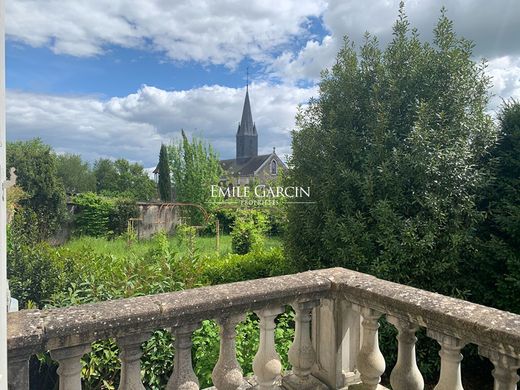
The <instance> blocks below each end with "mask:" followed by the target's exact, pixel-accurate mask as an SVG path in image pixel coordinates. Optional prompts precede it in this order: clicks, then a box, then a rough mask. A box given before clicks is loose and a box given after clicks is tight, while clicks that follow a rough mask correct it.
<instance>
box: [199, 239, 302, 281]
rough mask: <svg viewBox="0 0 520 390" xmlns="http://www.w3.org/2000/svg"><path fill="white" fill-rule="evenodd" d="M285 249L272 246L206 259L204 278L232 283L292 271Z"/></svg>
mask: <svg viewBox="0 0 520 390" xmlns="http://www.w3.org/2000/svg"><path fill="white" fill-rule="evenodd" d="M291 272H292V269H291V268H289V266H288V264H287V262H286V261H285V257H284V255H283V250H282V249H281V248H271V249H269V250H263V251H261V250H257V251H253V252H250V253H247V254H245V255H238V254H231V253H230V254H228V255H225V256H223V257H219V258H217V259H214V260H211V261H206V265H205V267H204V270H203V273H202V278H203V280H204V281H206V282H207V283H210V284H222V283H232V282H238V281H241V280H251V279H259V278H267V277H270V276H278V275H284V274H288V273H291Z"/></svg>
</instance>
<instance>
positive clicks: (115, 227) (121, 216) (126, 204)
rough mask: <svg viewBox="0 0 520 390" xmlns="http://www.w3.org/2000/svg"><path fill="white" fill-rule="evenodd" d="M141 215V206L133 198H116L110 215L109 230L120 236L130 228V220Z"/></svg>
mask: <svg viewBox="0 0 520 390" xmlns="http://www.w3.org/2000/svg"><path fill="white" fill-rule="evenodd" d="M137 217H139V207H138V206H137V203H136V202H135V200H133V199H129V198H115V200H114V204H113V207H112V208H111V209H110V214H109V215H108V230H109V231H110V232H111V233H112V234H113V235H114V236H120V235H122V234H124V233H126V232H127V230H128V220H129V219H130V218H137Z"/></svg>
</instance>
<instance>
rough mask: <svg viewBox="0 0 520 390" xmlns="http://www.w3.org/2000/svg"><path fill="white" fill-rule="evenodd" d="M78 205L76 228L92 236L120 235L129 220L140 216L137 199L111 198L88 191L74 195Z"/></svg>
mask: <svg viewBox="0 0 520 390" xmlns="http://www.w3.org/2000/svg"><path fill="white" fill-rule="evenodd" d="M74 203H75V204H76V205H77V206H78V213H77V215H76V219H75V230H76V233H77V234H79V235H87V236H92V237H113V236H119V235H121V234H123V233H125V232H127V229H128V220H129V219H130V218H136V217H138V216H139V208H138V207H137V203H136V202H135V200H133V199H130V198H109V197H106V196H101V195H97V194H94V193H92V192H86V193H83V194H79V195H77V196H75V197H74Z"/></svg>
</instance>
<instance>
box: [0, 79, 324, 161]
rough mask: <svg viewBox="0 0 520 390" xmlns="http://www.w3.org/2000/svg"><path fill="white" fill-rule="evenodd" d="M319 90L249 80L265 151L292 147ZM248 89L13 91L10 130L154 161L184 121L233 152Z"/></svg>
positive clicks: (96, 153) (61, 148) (83, 150)
mask: <svg viewBox="0 0 520 390" xmlns="http://www.w3.org/2000/svg"><path fill="white" fill-rule="evenodd" d="M315 93H316V90H315V89H304V88H296V87H290V86H285V85H271V84H268V83H259V84H255V83H254V84H252V85H251V86H250V97H251V104H252V110H253V118H254V120H255V122H256V125H257V128H258V131H259V149H260V150H259V152H260V153H269V152H270V151H271V150H272V147H273V146H276V147H277V151H278V153H279V154H281V155H284V154H289V153H290V130H291V129H292V128H293V127H294V115H295V113H296V107H297V105H298V104H299V103H305V102H307V101H308V99H309V98H310V97H311V96H312V95H313V94H315ZM244 94H245V91H244V89H243V88H242V89H235V88H228V87H222V86H218V85H215V86H204V87H201V88H196V89H192V90H185V91H165V90H161V89H158V88H154V87H150V86H143V87H142V88H141V89H139V90H138V91H137V92H136V93H134V94H131V95H128V96H126V97H122V98H116V97H114V98H112V99H110V100H108V101H101V100H98V99H96V98H92V97H81V96H80V97H73V96H72V97H71V96H69V97H66V96H51V95H38V94H32V93H26V92H19V91H8V96H7V134H8V138H9V139H17V140H18V139H28V138H33V137H37V136H39V137H41V138H42V139H43V140H44V142H47V143H49V144H51V145H52V146H53V147H54V148H55V149H56V150H57V151H58V152H72V153H80V154H82V155H83V156H84V158H86V159H88V160H90V161H93V160H95V159H97V158H99V157H111V158H118V157H124V158H128V159H130V160H133V161H139V162H141V163H143V164H144V165H145V166H147V167H150V166H153V165H154V164H155V163H156V160H157V155H158V150H159V146H160V143H161V142H168V141H169V140H170V139H171V138H172V137H176V136H179V131H180V129H185V130H186V131H187V132H188V133H189V134H196V135H199V136H202V137H204V138H206V139H207V140H208V141H209V142H211V144H212V145H213V146H214V147H215V148H216V149H217V151H219V152H220V154H221V156H222V157H223V158H229V157H233V156H234V153H235V133H236V129H237V124H238V122H239V121H240V115H241V112H242V104H243V99H244Z"/></svg>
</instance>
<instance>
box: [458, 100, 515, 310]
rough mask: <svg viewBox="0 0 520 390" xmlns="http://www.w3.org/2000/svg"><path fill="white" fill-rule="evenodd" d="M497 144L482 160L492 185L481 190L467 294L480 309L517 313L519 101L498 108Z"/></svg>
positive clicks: (509, 102)
mask: <svg viewBox="0 0 520 390" xmlns="http://www.w3.org/2000/svg"><path fill="white" fill-rule="evenodd" d="M498 120H499V123H500V131H501V134H500V139H499V142H498V143H497V145H496V147H494V148H493V149H492V151H491V154H490V156H489V157H488V158H487V159H486V160H487V161H489V163H490V165H491V167H492V174H493V175H492V176H493V180H492V181H490V182H489V185H488V186H487V187H486V188H485V189H484V192H483V196H482V203H481V208H482V210H484V211H486V215H487V218H486V219H485V220H484V221H483V222H482V223H481V225H480V226H479V235H480V238H481V242H480V244H481V247H480V251H479V256H478V259H477V261H476V262H474V263H473V264H471V265H472V266H469V265H468V270H467V272H468V273H469V274H478V275H479V276H480V277H479V278H478V280H475V282H474V286H473V290H475V295H476V296H477V298H478V300H479V301H481V302H482V303H483V304H486V305H491V306H495V307H498V308H501V309H504V310H509V311H513V312H516V313H520V174H519V172H520V102H517V101H514V100H510V101H507V102H505V103H504V104H503V106H502V108H501V110H500V113H499V115H498Z"/></svg>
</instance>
